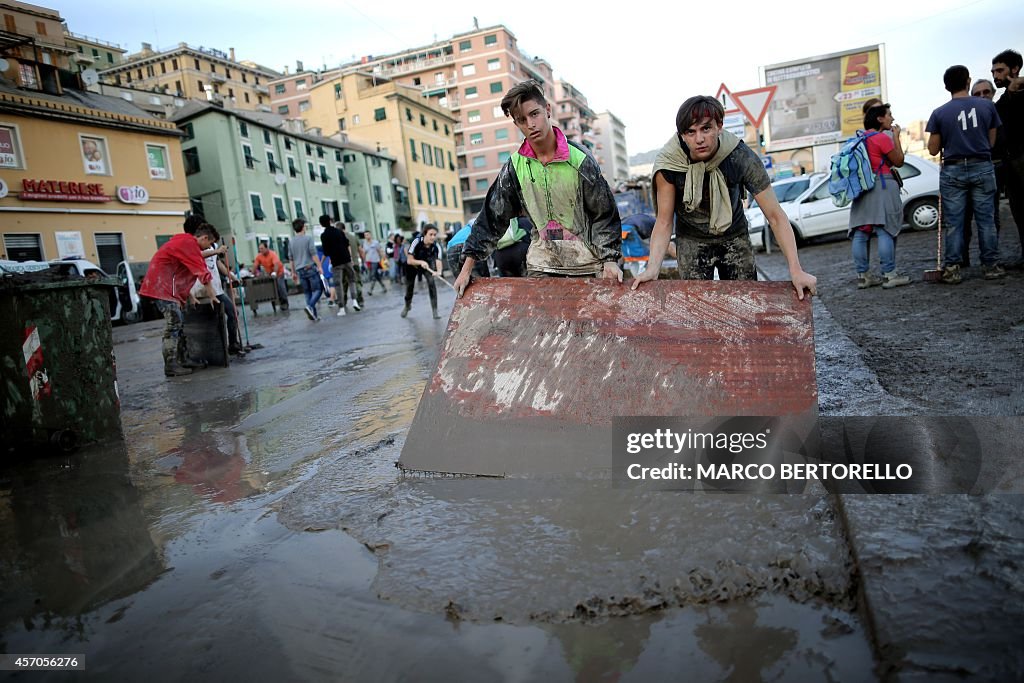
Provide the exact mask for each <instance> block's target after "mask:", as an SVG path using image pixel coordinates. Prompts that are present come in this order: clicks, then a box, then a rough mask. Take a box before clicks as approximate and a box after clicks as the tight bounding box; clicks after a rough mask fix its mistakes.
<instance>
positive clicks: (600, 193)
mask: <svg viewBox="0 0 1024 683" xmlns="http://www.w3.org/2000/svg"><path fill="white" fill-rule="evenodd" d="M587 163H588V165H589V164H591V163H594V162H591V161H590V160H589V159H588V160H587ZM594 165H595V167H596V164H594ZM587 170H588V173H586V174H585V175H584V178H583V202H584V204H583V207H584V211H585V212H586V215H587V219H588V220H589V221H590V234H591V236H592V237H593V240H594V247H596V248H597V255H598V257H599V258H600V259H601V260H602V261H605V262H607V261H614V262H617V261H618V260H619V259H620V258H621V257H622V221H621V220H620V219H619V210H618V207H616V206H615V196H614V195H613V194H612V190H611V188H610V187H608V181H606V180H605V179H604V176H603V175H601V172H600V169H596V172H595V170H594V169H587Z"/></svg>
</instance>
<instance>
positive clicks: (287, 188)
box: [171, 101, 408, 263]
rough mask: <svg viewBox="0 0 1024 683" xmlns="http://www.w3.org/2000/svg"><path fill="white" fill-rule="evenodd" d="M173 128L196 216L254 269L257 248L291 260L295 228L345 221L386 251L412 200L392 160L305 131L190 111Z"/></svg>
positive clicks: (269, 119)
mask: <svg viewBox="0 0 1024 683" xmlns="http://www.w3.org/2000/svg"><path fill="white" fill-rule="evenodd" d="M171 120H172V121H173V122H174V123H176V124H177V125H178V127H179V128H181V130H182V131H183V132H184V134H185V136H184V138H183V139H182V155H183V156H184V160H185V174H186V180H187V183H188V192H189V198H190V201H191V204H192V211H193V212H195V213H200V214H202V215H203V216H205V217H206V220H207V221H208V222H210V223H212V224H213V225H214V226H216V227H217V229H218V230H219V231H220V233H221V235H222V237H224V238H225V241H226V242H227V243H228V244H230V243H231V242H230V239H229V237H234V239H235V244H236V247H237V249H238V259H239V260H240V261H241V262H242V263H252V261H253V258H254V257H255V255H256V251H257V247H258V244H259V242H260V241H268V242H269V243H270V245H271V248H273V249H274V250H276V251H277V253H278V255H279V256H280V257H281V258H282V259H283V260H287V259H288V253H289V251H288V243H289V240H290V239H291V236H292V234H293V231H292V220H294V219H295V218H305V219H306V220H307V221H308V222H309V224H310V226H311V228H312V234H313V235H314V236H316V237H319V235H320V232H321V230H320V227H319V223H318V219H319V217H320V216H321V215H324V214H326V215H328V216H330V217H331V218H332V219H333V220H344V221H345V222H346V224H348V226H349V229H350V230H370V231H371V232H373V233H374V234H375V235H376V236H377V237H378V238H379V239H381V240H382V241H383V240H384V239H386V237H387V236H388V235H389V234H390V233H392V232H394V231H395V230H396V227H397V225H398V221H397V216H398V215H399V213H401V212H402V211H403V202H404V204H405V205H407V203H408V198H407V197H406V196H405V195H404V193H403V192H402V190H403V189H404V188H401V187H400V186H398V185H397V184H396V183H395V182H394V181H393V180H392V177H393V175H392V170H393V167H394V163H395V159H394V157H391V156H389V155H387V154H385V153H383V152H376V151H374V150H372V149H370V148H367V147H363V146H361V145H357V144H353V143H350V142H342V141H339V140H335V139H333V138H324V137H320V136H317V135H311V134H310V133H309V132H304V131H302V130H301V129H298V128H297V127H298V126H301V123H300V122H298V121H286V120H285V119H283V118H282V117H280V116H277V115H274V114H266V113H261V112H252V111H239V110H234V109H224V108H223V107H221V106H219V105H217V104H214V103H204V102H198V101H190V102H188V103H187V104H186V105H185V106H184V107H183V108H182V109H180V110H179V111H178V112H176V113H175V115H174V116H173V117H172V118H171Z"/></svg>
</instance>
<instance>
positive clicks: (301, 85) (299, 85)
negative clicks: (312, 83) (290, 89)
mask: <svg viewBox="0 0 1024 683" xmlns="http://www.w3.org/2000/svg"><path fill="white" fill-rule="evenodd" d="M295 89H296V90H305V89H306V79H305V78H298V79H296V80H295Z"/></svg>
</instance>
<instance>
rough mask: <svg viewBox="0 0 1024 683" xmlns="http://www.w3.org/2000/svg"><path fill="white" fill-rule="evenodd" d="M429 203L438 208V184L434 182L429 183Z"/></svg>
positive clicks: (429, 181)
mask: <svg viewBox="0 0 1024 683" xmlns="http://www.w3.org/2000/svg"><path fill="white" fill-rule="evenodd" d="M427 203H428V204H430V205H431V206H437V183H435V182H434V181H433V180H428V181H427Z"/></svg>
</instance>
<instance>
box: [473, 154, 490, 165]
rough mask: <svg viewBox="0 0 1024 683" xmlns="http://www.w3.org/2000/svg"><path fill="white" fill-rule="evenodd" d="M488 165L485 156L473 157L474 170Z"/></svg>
mask: <svg viewBox="0 0 1024 683" xmlns="http://www.w3.org/2000/svg"><path fill="white" fill-rule="evenodd" d="M486 165H487V157H485V156H484V155H482V154H481V155H480V156H476V157H473V168H483V167H484V166H486Z"/></svg>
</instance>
